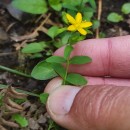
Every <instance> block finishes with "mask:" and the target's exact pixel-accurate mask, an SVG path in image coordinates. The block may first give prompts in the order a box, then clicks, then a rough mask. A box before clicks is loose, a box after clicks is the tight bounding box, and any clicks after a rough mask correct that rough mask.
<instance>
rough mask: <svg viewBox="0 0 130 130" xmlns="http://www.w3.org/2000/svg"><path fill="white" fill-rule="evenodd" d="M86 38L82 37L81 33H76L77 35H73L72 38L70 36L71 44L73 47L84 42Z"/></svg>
mask: <svg viewBox="0 0 130 130" xmlns="http://www.w3.org/2000/svg"><path fill="white" fill-rule="evenodd" d="M84 38H85V36H83V35H80V33H79V32H75V33H72V34H71V36H70V38H69V43H70V44H71V45H74V44H76V43H77V42H78V41H81V40H83V39H84Z"/></svg>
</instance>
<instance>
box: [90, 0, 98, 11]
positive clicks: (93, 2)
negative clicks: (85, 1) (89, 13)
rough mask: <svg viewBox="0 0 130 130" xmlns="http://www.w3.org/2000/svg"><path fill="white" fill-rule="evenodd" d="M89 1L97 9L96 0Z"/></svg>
mask: <svg viewBox="0 0 130 130" xmlns="http://www.w3.org/2000/svg"><path fill="white" fill-rule="evenodd" d="M89 3H90V5H91V6H92V8H94V9H96V7H97V6H96V2H95V0H89Z"/></svg>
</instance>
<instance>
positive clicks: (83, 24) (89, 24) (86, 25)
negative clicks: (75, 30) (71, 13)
mask: <svg viewBox="0 0 130 130" xmlns="http://www.w3.org/2000/svg"><path fill="white" fill-rule="evenodd" d="M90 26H92V22H82V23H81V24H80V27H81V28H87V27H90Z"/></svg>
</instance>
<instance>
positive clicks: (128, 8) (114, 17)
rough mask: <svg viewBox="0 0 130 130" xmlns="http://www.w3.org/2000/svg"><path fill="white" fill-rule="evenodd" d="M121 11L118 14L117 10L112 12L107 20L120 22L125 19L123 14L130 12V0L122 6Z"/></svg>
mask: <svg viewBox="0 0 130 130" xmlns="http://www.w3.org/2000/svg"><path fill="white" fill-rule="evenodd" d="M121 12H122V14H118V13H116V12H112V13H110V14H109V15H108V16H107V20H108V21H110V22H113V23H118V22H121V21H123V20H124V17H123V15H126V14H129V13H130V2H128V3H125V4H124V5H122V7H121Z"/></svg>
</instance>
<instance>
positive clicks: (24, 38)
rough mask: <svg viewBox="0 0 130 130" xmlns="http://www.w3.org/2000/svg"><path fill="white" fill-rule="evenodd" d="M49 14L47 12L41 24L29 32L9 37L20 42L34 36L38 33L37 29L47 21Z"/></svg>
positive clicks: (39, 29)
mask: <svg viewBox="0 0 130 130" xmlns="http://www.w3.org/2000/svg"><path fill="white" fill-rule="evenodd" d="M50 16H51V13H49V14H48V15H47V17H46V18H45V19H44V20H43V21H42V22H41V24H40V25H39V26H38V27H37V28H36V29H35V30H34V31H33V32H32V33H31V34H28V35H23V36H18V37H11V39H12V40H14V41H16V42H20V41H23V40H29V39H34V38H36V37H37V36H38V35H39V34H38V31H41V28H43V25H44V24H45V23H46V22H47V21H48V19H49V17H50Z"/></svg>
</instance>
